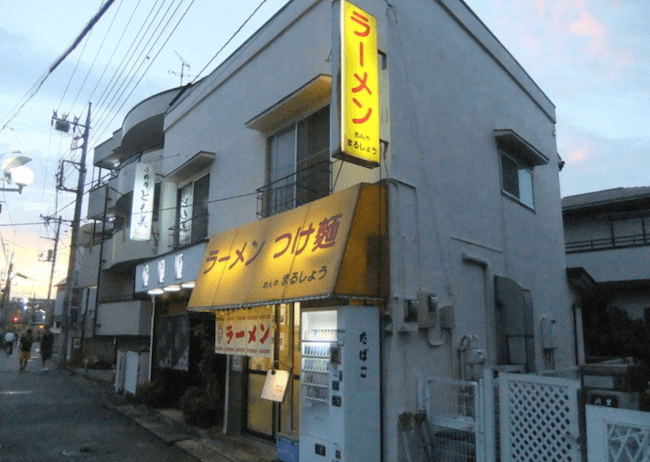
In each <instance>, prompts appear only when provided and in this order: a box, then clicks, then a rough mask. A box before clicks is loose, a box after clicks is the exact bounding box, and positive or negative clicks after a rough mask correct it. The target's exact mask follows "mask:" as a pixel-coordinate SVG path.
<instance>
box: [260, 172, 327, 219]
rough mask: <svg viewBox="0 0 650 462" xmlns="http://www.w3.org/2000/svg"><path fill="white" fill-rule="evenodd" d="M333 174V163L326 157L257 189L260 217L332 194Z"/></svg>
mask: <svg viewBox="0 0 650 462" xmlns="http://www.w3.org/2000/svg"><path fill="white" fill-rule="evenodd" d="M331 177H332V162H330V161H329V160H324V161H321V162H318V163H315V164H313V165H311V166H309V167H307V168H304V169H302V170H298V171H296V172H295V173H292V174H291V175H287V176H285V177H283V178H280V179H279V180H276V181H274V182H272V183H269V184H266V185H264V186H262V187H261V188H258V189H257V190H256V191H257V217H258V218H266V217H270V216H272V215H276V214H278V213H282V212H285V211H287V210H291V209H294V208H296V207H298V206H299V205H303V204H307V203H308V202H312V201H315V200H316V199H320V198H322V197H326V196H328V195H330V194H331V192H332V190H331V186H330V178H331Z"/></svg>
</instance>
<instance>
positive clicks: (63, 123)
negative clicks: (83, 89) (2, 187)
mask: <svg viewBox="0 0 650 462" xmlns="http://www.w3.org/2000/svg"><path fill="white" fill-rule="evenodd" d="M90 109H91V104H90V103H88V115H87V117H86V124H85V125H84V124H81V123H79V122H78V120H77V119H75V120H74V121H72V122H71V121H68V120H66V119H65V117H64V118H63V119H60V118H58V117H57V116H56V113H55V114H54V116H53V117H52V119H53V122H56V127H57V129H58V130H61V131H67V130H66V128H68V129H69V124H72V125H74V129H76V128H78V127H81V128H82V129H83V133H82V134H81V138H77V137H74V138H73V146H74V147H73V149H76V148H77V145H76V142H77V140H78V139H82V141H83V144H82V146H81V160H80V161H79V164H78V166H79V179H78V181H77V189H76V190H75V191H74V192H76V194H77V199H76V201H75V207H74V217H73V219H72V236H71V238H70V258H69V260H68V276H67V278H66V283H65V298H64V301H63V319H62V322H61V333H62V335H63V341H62V342H61V353H60V356H59V362H60V363H61V364H65V363H67V360H68V329H69V317H70V306H71V305H72V295H73V293H74V291H73V287H72V285H73V283H74V271H75V266H76V260H77V246H78V240H79V225H80V222H81V205H82V202H83V194H84V182H85V179H86V155H87V151H88V137H89V131H90ZM59 127H61V128H59ZM61 189H64V188H61Z"/></svg>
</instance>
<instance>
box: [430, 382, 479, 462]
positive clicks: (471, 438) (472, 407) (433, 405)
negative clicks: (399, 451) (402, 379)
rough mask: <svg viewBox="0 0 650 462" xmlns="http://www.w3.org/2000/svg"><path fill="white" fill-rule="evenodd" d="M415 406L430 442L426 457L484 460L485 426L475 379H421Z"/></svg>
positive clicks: (450, 460) (451, 460)
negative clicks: (422, 416)
mask: <svg viewBox="0 0 650 462" xmlns="http://www.w3.org/2000/svg"><path fill="white" fill-rule="evenodd" d="M418 388H419V390H418V395H419V397H418V405H419V408H420V412H421V413H422V414H423V415H424V416H426V420H425V422H424V423H423V425H422V426H421V432H422V433H423V435H424V437H425V438H424V439H425V441H428V442H429V443H430V457H429V458H428V460H432V461H445V462H447V461H448V462H485V452H484V448H485V431H484V430H485V425H484V420H483V416H484V415H483V413H482V412H481V410H482V406H481V400H480V396H479V384H478V382H473V381H468V380H453V379H446V378H441V377H430V378H426V379H422V380H421V381H420V383H419V385H418Z"/></svg>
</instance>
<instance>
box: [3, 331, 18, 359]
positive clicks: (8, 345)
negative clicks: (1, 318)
mask: <svg viewBox="0 0 650 462" xmlns="http://www.w3.org/2000/svg"><path fill="white" fill-rule="evenodd" d="M15 341H16V336H15V335H14V333H13V332H11V331H10V330H8V331H7V333H6V334H5V352H6V353H7V358H8V357H9V356H11V355H12V354H13V352H14V342H15Z"/></svg>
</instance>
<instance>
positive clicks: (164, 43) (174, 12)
mask: <svg viewBox="0 0 650 462" xmlns="http://www.w3.org/2000/svg"><path fill="white" fill-rule="evenodd" d="M183 1H184V0H181V1H180V2H179V4H178V5H177V6H176V8H175V10H174V11H173V12H172V14H171V15H170V17H169V18H168V19H167V22H166V23H165V25H164V27H163V28H162V30H161V31H160V33H159V34H158V37H157V38H156V40H155V41H154V43H153V44H152V45H151V47H150V48H149V50H148V53H147V58H149V61H150V62H149V65H148V66H147V67H146V69H145V70H144V72H142V74H141V76H140V78H139V79H138V81H137V82H136V83H135V85H134V86H133V87H132V88H131V91H130V92H129V94H128V95H127V96H126V98H123V99H121V101H122V103H121V105H120V107H119V108H118V109H117V110H116V111H114V112H113V117H112V118H111V119H110V120H108V121H107V122H106V123H105V124H104V128H103V129H102V127H101V122H100V127H99V128H98V129H97V130H98V131H99V135H97V136H96V138H100V137H101V136H103V134H104V132H105V131H106V129H108V127H109V126H110V124H111V123H112V122H113V120H114V119H115V117H117V115H118V114H119V112H120V111H121V109H122V108H123V107H124V105H125V104H126V103H127V101H128V100H129V98H130V97H131V95H132V94H133V92H134V91H135V89H136V88H137V87H138V85H139V84H140V82H141V81H142V79H143V78H144V77H145V75H146V74H147V71H148V70H149V69H150V68H151V66H152V65H153V63H154V62H155V61H156V59H157V58H158V56H159V55H160V52H161V51H162V50H163V49H164V47H165V45H166V44H167V42H168V41H169V39H170V38H171V37H172V35H173V34H174V32H175V31H176V29H177V28H178V26H179V25H180V23H181V22H182V20H183V18H185V16H186V15H187V13H188V11H189V10H190V8H191V7H192V5H193V4H194V1H195V0H192V1H191V2H190V4H189V6H188V7H187V8H186V9H185V11H184V12H183V14H182V16H181V17H180V19H179V20H178V21H177V22H176V24H175V25H174V27H173V29H172V30H171V32H170V33H169V34H168V35H167V38H166V39H165V41H164V42H163V44H162V45H161V46H160V48H158V51H157V52H156V53H155V55H154V56H153V57H151V54H152V52H153V51H154V48H155V46H156V44H157V42H158V41H159V40H160V37H161V36H162V35H163V33H164V32H165V30H166V29H167V27H168V26H169V24H170V22H171V21H172V19H173V17H174V16H175V15H176V14H177V12H178V10H179V9H180V7H181V5H182V4H183ZM170 8H171V5H170ZM154 32H155V31H154ZM149 41H150V40H149ZM148 43H149V42H147V45H148ZM141 55H142V53H141ZM145 62H146V60H142V61H141V63H140V65H139V66H138V69H136V71H135V73H134V75H133V77H132V78H131V79H130V80H129V82H128V84H127V87H125V88H124V90H123V91H122V92H121V93H120V95H119V96H120V98H121V96H122V95H123V94H124V92H125V91H126V90H127V88H128V85H129V84H130V83H131V82H132V81H133V79H134V78H135V76H136V75H137V73H138V72H139V71H140V69H141V68H142V66H143V65H144V63H145ZM118 103H119V101H116V103H115V104H118ZM115 104H113V106H111V107H110V109H109V112H110V111H111V110H112V109H113V108H114V107H115Z"/></svg>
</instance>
